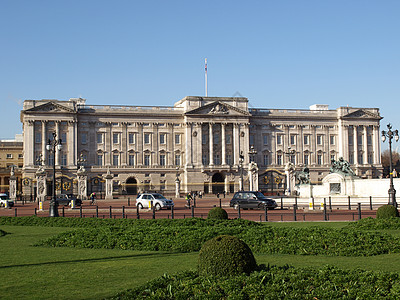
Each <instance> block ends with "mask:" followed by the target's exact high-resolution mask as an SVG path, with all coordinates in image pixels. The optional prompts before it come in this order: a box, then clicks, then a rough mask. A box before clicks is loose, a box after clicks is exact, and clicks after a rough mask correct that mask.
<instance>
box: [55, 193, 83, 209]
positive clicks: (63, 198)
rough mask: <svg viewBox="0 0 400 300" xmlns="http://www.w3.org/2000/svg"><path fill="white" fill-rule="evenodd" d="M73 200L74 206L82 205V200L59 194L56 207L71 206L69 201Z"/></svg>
mask: <svg viewBox="0 0 400 300" xmlns="http://www.w3.org/2000/svg"><path fill="white" fill-rule="evenodd" d="M72 200H75V205H77V206H79V205H81V204H82V200H81V199H76V198H75V197H74V196H72V195H68V194H60V195H57V198H56V201H57V204H58V205H65V206H67V205H71V201H72Z"/></svg>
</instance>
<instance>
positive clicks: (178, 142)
mask: <svg viewBox="0 0 400 300" xmlns="http://www.w3.org/2000/svg"><path fill="white" fill-rule="evenodd" d="M180 143H181V135H180V134H175V144H177V145H178V144H180Z"/></svg>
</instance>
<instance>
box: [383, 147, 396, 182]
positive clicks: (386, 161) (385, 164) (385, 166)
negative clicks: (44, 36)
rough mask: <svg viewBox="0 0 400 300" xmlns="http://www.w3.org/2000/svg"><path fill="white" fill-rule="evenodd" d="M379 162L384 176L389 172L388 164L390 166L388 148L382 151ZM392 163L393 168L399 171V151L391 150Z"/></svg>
mask: <svg viewBox="0 0 400 300" xmlns="http://www.w3.org/2000/svg"><path fill="white" fill-rule="evenodd" d="M381 162H382V166H383V175H384V176H386V175H388V174H389V166H390V152H389V150H388V149H386V150H385V151H383V152H382V154H381ZM392 164H393V169H396V171H397V173H398V172H399V171H400V153H399V152H396V151H392Z"/></svg>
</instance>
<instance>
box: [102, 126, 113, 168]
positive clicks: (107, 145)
mask: <svg viewBox="0 0 400 300" xmlns="http://www.w3.org/2000/svg"><path fill="white" fill-rule="evenodd" d="M105 125H106V133H105V134H104V165H105V166H110V165H111V162H112V136H111V135H112V132H111V126H112V125H111V122H105Z"/></svg>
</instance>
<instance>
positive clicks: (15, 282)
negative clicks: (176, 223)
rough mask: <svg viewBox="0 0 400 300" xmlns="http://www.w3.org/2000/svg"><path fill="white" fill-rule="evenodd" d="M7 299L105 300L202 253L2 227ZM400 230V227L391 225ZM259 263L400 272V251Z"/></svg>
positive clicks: (0, 263) (183, 266)
mask: <svg viewBox="0 0 400 300" xmlns="http://www.w3.org/2000/svg"><path fill="white" fill-rule="evenodd" d="M346 224H347V223H343V222H326V223H312V222H310V223H308V222H297V223H270V225H272V226H294V227H305V226H316V225H318V226H327V227H334V228H341V227H343V226H345V225H346ZM0 229H2V230H4V231H6V232H8V233H9V234H7V235H6V236H3V237H0V249H1V250H0V251H1V259H0V278H1V284H0V298H1V299H28V298H29V299H101V298H103V297H107V296H112V295H115V294H116V293H118V292H120V291H122V290H125V289H128V288H132V287H136V286H140V285H142V284H144V283H145V282H147V281H148V280H150V279H153V278H157V277H159V276H161V275H162V274H164V273H170V274H172V273H176V272H180V271H183V270H189V269H195V268H196V264H197V257H198V254H197V253H185V254H182V253H162V252H150V251H129V250H107V249H76V248H64V247H63V248H51V247H34V246H32V245H33V244H34V243H36V242H37V241H39V240H41V239H45V238H48V237H50V236H52V235H54V234H57V233H60V232H64V231H66V230H69V228H62V227H35V226H0ZM390 233H391V234H396V235H399V233H400V230H399V231H397V230H391V231H390ZM255 256H256V259H257V262H258V263H259V264H272V265H285V264H290V265H293V266H297V267H303V266H312V267H322V266H324V265H327V264H329V265H335V266H337V267H339V268H344V269H353V268H361V269H366V270H374V271H375V270H379V271H393V272H399V268H400V254H389V255H379V256H373V257H327V256H296V255H257V254H256V255H255Z"/></svg>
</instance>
